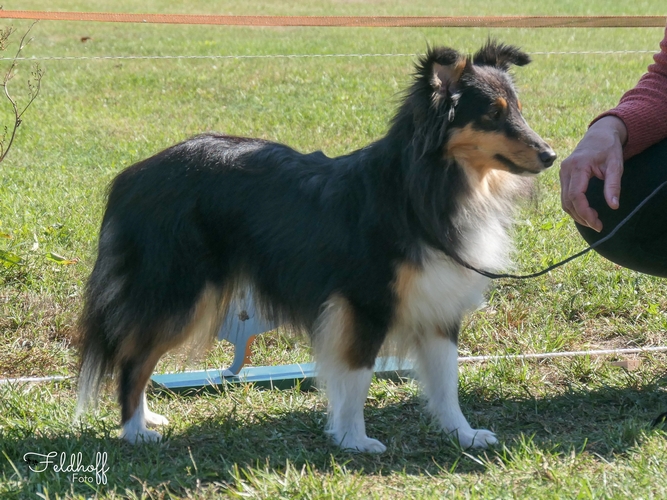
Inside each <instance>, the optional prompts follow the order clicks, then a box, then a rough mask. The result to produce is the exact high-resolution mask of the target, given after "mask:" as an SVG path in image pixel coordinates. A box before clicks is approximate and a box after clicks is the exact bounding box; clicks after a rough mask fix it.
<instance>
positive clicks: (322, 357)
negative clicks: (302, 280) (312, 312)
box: [315, 297, 387, 453]
mask: <svg viewBox="0 0 667 500" xmlns="http://www.w3.org/2000/svg"><path fill="white" fill-rule="evenodd" d="M372 330H373V328H372V326H371V325H367V324H365V323H362V322H360V321H359V317H358V315H355V314H354V312H353V311H352V308H351V307H350V305H349V303H348V302H347V300H345V299H343V298H341V297H334V298H333V299H332V300H330V301H329V303H328V304H327V306H326V309H325V310H324V312H323V313H322V315H321V317H320V319H319V325H318V328H317V330H316V334H315V335H316V337H315V350H316V357H317V366H318V377H319V380H320V382H321V383H322V385H324V387H325V389H326V394H327V397H328V399H329V410H328V417H329V422H328V425H327V433H328V434H329V435H330V436H331V438H332V439H333V441H334V442H335V443H336V444H337V445H339V446H340V447H341V448H344V449H350V450H354V451H359V452H366V453H382V452H383V451H385V450H386V449H387V448H386V446H385V445H383V444H382V443H381V442H380V441H378V440H377V439H372V438H369V437H368V436H367V435H366V423H365V421H364V403H365V402H366V397H367V395H368V389H369V388H370V385H371V380H372V378H373V369H372V367H373V364H374V361H375V357H376V355H377V352H378V350H379V348H380V344H381V343H382V339H383V338H384V332H383V331H380V330H379V329H378V331H375V332H373V331H372ZM374 333H375V336H374V335H373V334H374ZM373 338H375V341H373V340H372V339H373ZM364 339H365V340H364ZM375 344H378V345H375Z"/></svg>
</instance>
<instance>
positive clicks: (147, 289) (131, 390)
mask: <svg viewBox="0 0 667 500" xmlns="http://www.w3.org/2000/svg"><path fill="white" fill-rule="evenodd" d="M119 212H120V211H119V210H118V209H117V207H116V206H115V205H114V203H113V202H110V203H109V205H108V206H107V214H106V215H105V220H104V222H103V224H102V230H101V232H100V241H99V249H98V257H97V261H96V262H95V266H94V268H93V271H92V273H91V275H90V278H89V280H88V283H87V286H86V290H85V295H84V307H83V311H82V314H81V317H80V320H79V325H78V329H79V349H80V365H79V380H78V392H79V394H78V404H77V410H76V418H78V417H80V416H81V414H82V413H83V412H84V411H85V410H86V408H87V407H88V406H89V404H90V403H91V401H97V396H98V395H99V391H100V388H101V386H102V384H103V382H104V381H105V379H106V378H107V377H108V376H113V375H117V377H116V379H117V384H118V397H119V402H120V403H121V406H122V407H123V421H126V420H127V419H128V418H130V417H131V416H132V415H133V413H134V409H135V408H136V405H137V404H138V401H139V397H140V394H141V392H142V391H143V390H144V388H145V386H146V383H147V382H148V380H149V379H150V375H151V374H152V372H153V369H154V368H155V365H156V364H157V362H158V360H159V359H160V357H161V356H162V355H163V354H164V353H166V352H167V351H168V350H170V349H173V348H175V347H177V346H178V345H181V344H183V343H184V342H185V341H186V340H192V341H193V347H194V348H195V349H197V350H201V348H202V347H204V346H205V345H207V344H208V343H210V341H211V339H213V338H214V337H215V334H216V333H217V331H218V329H219V327H220V325H221V324H222V322H223V320H224V316H225V315H226V313H227V310H228V308H229V303H230V300H231V297H232V294H233V291H234V286H232V282H231V280H225V284H224V285H223V282H222V280H219V281H217V282H216V283H212V282H210V281H207V276H206V274H205V272H204V271H203V269H210V268H211V266H212V264H211V266H208V265H206V264H207V263H204V265H201V266H198V265H193V264H192V263H196V262H198V261H197V259H196V258H195V257H194V256H189V255H188V256H186V257H187V258H186V257H183V253H184V252H185V250H183V251H182V252H180V253H179V251H178V249H176V248H174V246H173V245H174V243H173V240H174V238H172V239H171V240H170V239H169V237H168V236H167V235H164V234H162V233H161V232H160V231H156V232H154V233H152V234H150V235H148V236H146V234H145V230H136V229H132V228H136V227H137V224H136V220H134V221H132V220H130V219H127V218H123V216H122V215H120V214H119ZM144 216H145V214H144V215H142V217H144ZM121 220H122V223H121V222H120V221H121ZM133 223H134V224H133ZM139 227H142V226H139ZM195 239H196V238H195V235H194V234H188V235H186V237H185V238H184V241H187V242H188V244H189V245H190V247H193V246H195V245H194V243H193V242H194V241H195ZM195 251H198V250H197V249H195ZM200 254H201V252H200Z"/></svg>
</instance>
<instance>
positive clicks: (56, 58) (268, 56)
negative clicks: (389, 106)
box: [0, 50, 656, 61]
mask: <svg viewBox="0 0 667 500" xmlns="http://www.w3.org/2000/svg"><path fill="white" fill-rule="evenodd" d="M655 53H656V51H655V50H585V51H538V52H529V54H530V55H535V56H550V55H557V56H562V55H612V54H617V55H624V54H655ZM418 55H419V54H401V53H398V54H372V53H369V54H254V55H204V56H187V55H166V56H150V55H146V56H140V55H125V56H122V55H119V56H32V57H17V58H16V61H95V60H101V61H102V60H132V59H148V60H161V59H165V60H170V59H177V60H178V59H195V60H196V59H223V60H224V59H232V60H241V59H308V58H366V57H379V58H381V57H415V56H418ZM12 60H14V58H12V57H2V58H0V61H12Z"/></svg>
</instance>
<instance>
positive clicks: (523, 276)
mask: <svg viewBox="0 0 667 500" xmlns="http://www.w3.org/2000/svg"><path fill="white" fill-rule="evenodd" d="M665 186H667V181H665V182H663V183H662V184H660V185H659V186H658V187H657V188H655V189H654V190H653V191H652V192H651V194H649V195H648V196H647V197H646V198H644V199H643V200H642V202H641V203H640V204H639V205H637V206H636V207H635V208H634V210H633V211H632V212H630V213H629V214H628V215H626V216H625V218H624V219H623V220H622V221H621V222H619V223H618V224H617V225H616V227H615V228H614V229H612V230H611V232H610V233H609V234H608V235H607V236H605V237H604V238H602V239H599V240H598V241H596V242H595V243H593V244H592V245H591V246H589V247H588V248H585V249H584V250H582V251H581V252H577V253H575V254H574V255H570V256H569V257H568V258H566V259H564V260H561V261H560V262H556V263H555V264H552V265H551V266H549V267H547V268H545V269H542V270H541V271H537V272H535V273H531V274H509V273H492V272H491V271H486V270H484V269H477V268H476V267H474V266H472V265H470V264H468V263H467V262H466V261H464V260H463V259H461V258H460V257H459V256H458V255H456V254H453V255H450V257H452V258H453V259H454V260H455V261H456V263H457V264H459V265H461V266H463V267H465V268H466V269H470V270H471V271H475V272H476V273H478V274H481V275H482V276H486V277H487V278H491V279H493V280H495V279H500V278H512V279H516V280H526V279H529V278H537V277H538V276H542V275H543V274H546V273H548V272H549V271H553V270H554V269H556V268H557V267H560V266H562V265H564V264H567V263H568V262H570V261H571V260H574V259H576V258H578V257H581V256H582V255H584V254H585V253H588V252H590V251H591V250H594V249H595V248H597V247H599V246H600V245H602V244H603V243H604V242H605V241H608V240H610V239H611V238H613V237H614V235H615V234H616V233H617V232H618V230H619V229H621V228H622V227H623V226H624V225H625V223H626V222H628V221H629V220H630V219H632V217H634V216H635V214H636V213H637V212H639V211H640V210H641V209H642V207H643V206H644V205H646V204H647V203H648V202H649V200H651V198H653V197H654V196H655V195H656V194H657V193H658V191H660V190H661V189H662V188H663V187H665Z"/></svg>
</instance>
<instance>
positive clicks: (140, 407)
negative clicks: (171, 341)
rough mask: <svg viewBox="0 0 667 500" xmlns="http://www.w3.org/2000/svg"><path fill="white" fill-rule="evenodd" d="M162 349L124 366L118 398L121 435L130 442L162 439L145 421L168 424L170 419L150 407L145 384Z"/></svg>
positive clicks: (128, 361)
mask: <svg viewBox="0 0 667 500" xmlns="http://www.w3.org/2000/svg"><path fill="white" fill-rule="evenodd" d="M162 354H163V351H153V352H149V353H148V355H143V356H141V355H140V356H137V357H134V358H131V359H129V360H126V361H125V362H124V363H123V364H122V366H121V372H120V388H119V394H118V398H119V401H120V404H121V425H122V427H123V430H122V432H121V437H122V438H123V439H125V440H127V441H129V442H130V443H138V442H141V441H145V442H150V441H159V440H160V439H161V438H162V435H161V434H160V433H159V432H156V431H152V430H148V429H147V428H146V424H153V425H159V424H166V423H167V419H166V418H164V417H163V416H161V415H157V414H156V413H153V412H152V411H150V410H149V409H148V405H147V403H146V384H147V383H148V379H149V378H150V376H151V374H152V373H153V369H154V368H155V365H156V364H157V362H158V360H159V359H160V357H161V356H162Z"/></svg>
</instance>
